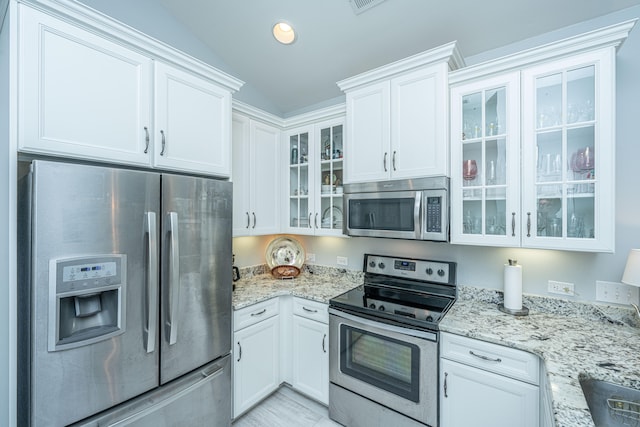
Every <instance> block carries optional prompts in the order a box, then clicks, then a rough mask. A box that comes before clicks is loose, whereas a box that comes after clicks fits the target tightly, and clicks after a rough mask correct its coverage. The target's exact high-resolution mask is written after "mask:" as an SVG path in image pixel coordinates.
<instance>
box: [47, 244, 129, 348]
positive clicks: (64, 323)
mask: <svg viewBox="0 0 640 427" xmlns="http://www.w3.org/2000/svg"><path fill="white" fill-rule="evenodd" d="M126 271H127V268H126V255H120V254H119V255H99V256H93V257H83V258H67V259H57V260H51V261H50V262H49V296H50V300H49V340H48V341H49V342H48V349H49V351H58V350H66V349H69V348H75V347H80V346H84V345H89V344H92V343H95V342H97V341H102V340H105V339H108V338H111V337H113V336H116V335H120V334H122V333H123V332H124V331H125V313H126V310H125V295H126V292H125V291H126Z"/></svg>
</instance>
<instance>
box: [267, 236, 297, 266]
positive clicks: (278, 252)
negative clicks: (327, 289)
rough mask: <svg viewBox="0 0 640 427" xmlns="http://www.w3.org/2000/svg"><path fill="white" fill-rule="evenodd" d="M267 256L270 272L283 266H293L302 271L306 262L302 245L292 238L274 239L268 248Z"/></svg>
mask: <svg viewBox="0 0 640 427" xmlns="http://www.w3.org/2000/svg"><path fill="white" fill-rule="evenodd" d="M265 255H266V258H267V266H268V267H269V270H273V269H274V268H275V267H279V266H282V265H292V266H294V267H296V268H298V269H300V268H302V264H304V260H305V252H304V249H303V248H302V245H301V244H300V242H298V241H297V240H295V239H292V238H291V237H278V238H276V239H273V240H272V241H271V243H269V246H267V252H266V254H265Z"/></svg>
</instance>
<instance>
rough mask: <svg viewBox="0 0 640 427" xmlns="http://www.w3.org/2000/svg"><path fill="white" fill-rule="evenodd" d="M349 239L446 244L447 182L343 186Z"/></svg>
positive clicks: (422, 180)
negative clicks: (406, 240)
mask: <svg viewBox="0 0 640 427" xmlns="http://www.w3.org/2000/svg"><path fill="white" fill-rule="evenodd" d="M344 203H345V207H346V212H345V221H344V224H345V232H346V234H347V235H349V236H364V237H388V238H394V239H410V240H433V241H439V242H446V241H448V240H449V178H447V177H444V176H441V177H429V178H418V179H404V180H397V181H380V182H367V183H354V184H345V185H344Z"/></svg>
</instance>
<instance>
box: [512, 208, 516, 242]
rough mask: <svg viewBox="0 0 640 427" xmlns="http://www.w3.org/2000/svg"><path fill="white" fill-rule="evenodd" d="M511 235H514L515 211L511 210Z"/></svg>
mask: <svg viewBox="0 0 640 427" xmlns="http://www.w3.org/2000/svg"><path fill="white" fill-rule="evenodd" d="M511 237H516V213H515V212H511Z"/></svg>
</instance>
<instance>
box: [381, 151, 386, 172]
mask: <svg viewBox="0 0 640 427" xmlns="http://www.w3.org/2000/svg"><path fill="white" fill-rule="evenodd" d="M382 165H383V166H384V171H385V172H387V152H386V151H385V153H384V159H382Z"/></svg>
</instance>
